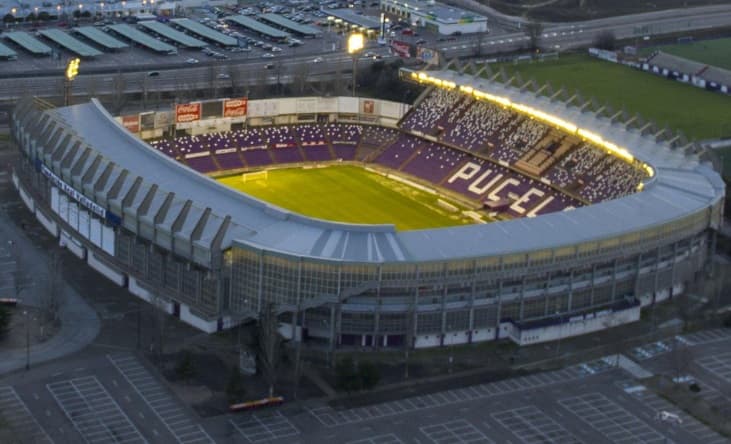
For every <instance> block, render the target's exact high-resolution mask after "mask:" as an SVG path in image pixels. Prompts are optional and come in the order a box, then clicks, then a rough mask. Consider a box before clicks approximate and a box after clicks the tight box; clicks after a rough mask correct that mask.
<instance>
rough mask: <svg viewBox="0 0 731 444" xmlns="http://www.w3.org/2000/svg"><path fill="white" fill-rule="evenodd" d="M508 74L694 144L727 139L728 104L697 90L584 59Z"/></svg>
mask: <svg viewBox="0 0 731 444" xmlns="http://www.w3.org/2000/svg"><path fill="white" fill-rule="evenodd" d="M503 66H505V69H506V70H507V71H508V72H510V73H512V72H515V71H518V72H520V75H521V76H522V78H523V79H524V80H528V79H531V78H532V79H535V80H536V81H537V82H538V83H539V84H542V83H544V82H550V83H551V85H553V87H554V88H556V89H558V87H560V86H564V87H566V88H567V89H568V90H569V91H571V92H573V91H574V90H577V89H578V90H579V91H580V92H581V95H582V96H583V97H584V98H585V99H589V98H590V97H595V98H596V99H597V100H598V101H599V102H600V103H609V104H610V105H611V106H612V107H613V108H614V109H616V110H619V109H622V107H623V106H624V107H625V108H626V109H627V111H628V112H630V113H631V114H633V113H635V112H639V113H640V114H641V115H642V116H643V117H644V118H646V119H653V120H655V121H656V122H658V124H659V125H661V126H664V125H665V124H669V125H670V127H671V128H673V129H679V130H681V131H683V132H684V133H685V134H686V135H688V136H689V137H691V138H695V139H710V138H718V137H720V136H731V112H730V110H731V98H730V97H727V96H723V95H721V94H717V93H712V92H708V91H704V90H701V89H698V88H696V87H693V86H689V85H684V84H681V83H678V82H675V81H671V80H667V79H663V78H661V77H658V76H655V75H654V74H650V73H646V72H641V71H637V70H634V69H632V68H629V67H625V66H622V65H617V64H613V63H610V62H604V61H600V60H596V59H593V58H590V57H589V56H583V55H572V56H562V57H561V59H560V60H556V61H546V62H542V63H540V62H536V63H532V64H528V63H522V64H517V65H514V64H505V65H503Z"/></svg>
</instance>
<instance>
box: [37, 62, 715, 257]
mask: <svg viewBox="0 0 731 444" xmlns="http://www.w3.org/2000/svg"><path fill="white" fill-rule="evenodd" d="M432 75H433V76H435V77H439V78H442V79H444V80H449V81H452V82H455V83H456V84H457V85H471V86H473V87H475V88H477V89H480V90H481V91H489V92H490V93H492V94H495V95H500V96H504V97H509V98H510V100H512V101H513V102H515V103H523V104H525V105H528V106H532V107H534V108H537V109H540V110H543V111H544V112H547V113H550V114H553V115H555V116H558V117H561V118H563V119H564V120H567V121H570V122H573V123H575V124H577V125H579V126H580V127H581V128H584V129H587V130H590V131H592V132H594V133H597V134H600V135H601V136H602V137H603V138H604V139H605V140H608V141H610V142H613V143H616V144H617V145H619V146H624V147H629V149H630V151H631V152H632V153H633V154H634V155H635V157H637V158H638V159H641V160H643V161H644V162H646V163H648V164H650V165H652V166H653V168H654V170H655V176H654V177H653V178H652V179H651V180H650V181H649V182H648V183H647V184H646V185H645V187H644V190H643V191H642V192H639V193H635V194H632V195H629V196H626V197H623V198H620V199H615V200H611V201H606V202H602V203H598V204H594V205H591V206H587V207H581V208H577V209H574V210H571V211H564V212H559V213H551V214H547V215H542V216H539V217H536V218H522V219H514V220H509V221H503V222H495V223H491V224H483V225H470V226H461V227H449V228H441V229H429V230H415V231H401V232H397V231H395V229H394V227H393V226H392V225H379V226H373V225H353V224H344V223H336V222H329V221H322V220H317V219H313V218H308V217H305V216H301V215H298V214H296V213H293V212H291V211H287V210H284V209H281V208H278V207H275V206H273V205H271V204H268V203H265V202H263V201H260V200H258V199H256V198H254V197H251V196H247V195H244V194H242V193H239V192H238V191H235V190H233V189H230V188H228V187H225V186H223V185H221V184H219V183H218V182H216V181H214V180H212V179H210V178H208V177H206V176H204V175H201V174H198V173H196V172H195V171H193V170H191V169H189V168H188V167H186V166H184V165H182V164H179V163H177V162H176V161H174V160H172V159H170V158H168V157H166V156H165V155H164V154H162V153H159V152H158V151H156V150H154V149H152V148H150V147H149V146H148V145H147V144H146V143H144V142H143V141H141V140H140V139H137V138H136V137H135V136H134V135H132V134H130V133H129V132H127V131H126V130H125V129H124V128H123V127H122V126H121V125H120V124H119V123H117V122H116V121H115V120H114V119H113V118H112V116H111V115H109V114H108V112H107V111H106V110H105V109H103V108H102V106H101V105H100V104H99V103H98V102H97V101H95V100H94V101H92V102H89V103H85V104H80V105H74V106H71V107H66V108H59V109H54V110H49V111H45V112H46V113H51V114H52V115H53V116H55V118H56V119H60V120H62V121H63V122H65V124H66V125H68V127H70V128H73V131H74V132H75V133H74V136H73V137H77V138H78V139H79V140H80V142H81V143H83V144H86V145H88V146H89V147H91V148H92V149H93V150H94V151H95V152H96V153H98V154H100V155H101V156H102V158H103V159H104V160H105V161H107V162H109V163H110V164H112V165H113V168H112V171H113V173H112V177H110V180H108V181H107V184H106V188H105V189H104V190H101V192H104V193H107V192H108V191H109V189H110V187H112V185H111V184H115V182H118V183H116V184H115V185H116V186H118V187H120V188H119V189H120V190H121V192H119V193H117V196H119V197H118V198H117V199H116V200H117V203H114V202H112V201H111V200H110V204H113V205H118V202H119V201H120V200H121V199H123V197H124V196H125V194H126V191H127V190H129V189H131V188H132V187H133V186H134V184H135V182H136V181H140V183H139V184H138V185H139V190H145V192H144V193H142V195H146V194H147V192H148V191H149V192H153V193H155V195H154V196H153V199H152V205H151V206H153V205H162V204H163V202H164V201H165V199H166V198H167V197H169V196H173V197H172V198H171V203H170V209H169V210H168V211H167V212H166V213H165V217H164V218H163V219H161V220H160V221H158V222H159V225H158V226H157V229H159V230H168V231H170V232H171V233H172V232H173V231H175V230H173V226H174V224H175V223H176V221H177V222H179V221H180V217H179V215H183V216H184V217H183V221H184V223H183V224H182V225H179V226H178V227H177V228H178V230H179V232H178V233H177V234H174V236H175V237H177V236H192V233H197V237H196V238H195V241H194V242H195V244H196V245H199V246H201V247H204V248H212V247H213V246H214V243H213V242H214V239H215V238H216V234H217V233H218V232H219V230H224V231H223V234H222V236H221V237H220V239H221V242H220V245H218V246H216V248H220V249H227V248H229V247H231V246H232V245H234V244H237V245H245V246H248V247H251V248H256V249H263V250H267V251H271V252H275V253H281V254H286V255H291V256H302V257H307V258H311V259H321V260H328V261H344V262H368V263H382V262H417V261H418V262H422V261H443V260H458V259H472V258H479V257H489V256H496V255H504V254H511V253H524V252H529V251H535V250H542V249H550V248H560V247H563V246H573V245H576V244H578V243H582V242H591V241H600V240H603V239H607V238H613V237H616V236H618V235H623V234H629V233H632V232H637V231H640V230H643V229H649V228H653V227H655V226H658V225H662V224H664V223H669V222H673V221H676V220H680V219H683V218H685V217H688V216H691V215H693V214H697V213H699V212H702V211H704V210H705V209H707V208H708V207H709V206H710V205H713V204H715V203H716V202H718V200H719V199H721V198H722V196H723V194H724V184H723V181H722V180H721V179H720V177H719V176H718V174H717V173H716V172H714V171H713V170H712V169H711V168H710V167H709V166H707V165H705V164H700V163H699V162H698V160H697V159H695V158H691V157H687V156H685V155H683V154H682V153H681V152H680V151H672V150H670V149H669V148H668V147H666V146H663V145H662V144H660V143H657V142H656V141H655V140H654V139H652V138H649V137H645V136H642V135H641V134H639V133H638V132H636V131H634V130H628V129H626V128H625V127H624V126H621V125H619V124H616V123H610V122H609V121H607V120H606V119H603V118H597V117H596V116H595V115H593V114H591V113H587V112H582V111H580V110H578V109H577V108H573V107H567V106H566V105H565V104H563V103H559V102H550V101H549V100H548V99H547V98H543V97H536V96H534V95H533V94H532V93H529V92H521V91H517V90H515V89H512V88H509V87H506V86H503V85H497V84H493V83H489V82H488V81H487V80H474V79H473V78H472V77H468V76H463V75H460V74H458V73H455V72H438V73H433V74H432ZM124 171H127V172H128V173H124ZM139 190H138V193H137V197H138V198H139V196H140V191H139ZM138 202H139V199H134V200H133V201H132V202H127V206H128V210H125V211H129V212H130V213H131V214H135V212H136V211H137V209H135V206H136V205H138ZM186 205H187V207H188V210H186ZM150 210H151V208H148V210H147V213H146V214H148V215H149V214H150ZM186 211H187V213H186ZM152 214H155V213H154V212H153V213H152ZM148 217H149V216H148ZM227 220H230V224H228V225H227V224H226V223H225V222H226V221H227ZM201 223H202V224H203V225H202V226H201V225H200V224H201ZM196 227H197V228H198V229H197V230H196ZM173 245H175V244H174V243H173Z"/></svg>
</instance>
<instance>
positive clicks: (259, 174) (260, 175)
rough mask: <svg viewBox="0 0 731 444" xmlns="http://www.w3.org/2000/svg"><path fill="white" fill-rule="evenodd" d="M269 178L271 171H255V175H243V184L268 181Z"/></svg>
mask: <svg viewBox="0 0 731 444" xmlns="http://www.w3.org/2000/svg"><path fill="white" fill-rule="evenodd" d="M268 178H269V171H267V170H264V171H254V172H253V173H243V174H242V175H241V181H242V182H254V181H257V180H267V179H268Z"/></svg>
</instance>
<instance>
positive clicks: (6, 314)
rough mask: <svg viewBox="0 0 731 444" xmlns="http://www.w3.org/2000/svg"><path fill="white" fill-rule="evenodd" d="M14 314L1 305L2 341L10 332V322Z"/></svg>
mask: <svg viewBox="0 0 731 444" xmlns="http://www.w3.org/2000/svg"><path fill="white" fill-rule="evenodd" d="M12 318H13V313H12V312H11V311H10V310H9V309H8V307H6V306H4V305H0V339H3V338H4V337H5V335H6V334H8V331H9V330H10V321H11V320H12Z"/></svg>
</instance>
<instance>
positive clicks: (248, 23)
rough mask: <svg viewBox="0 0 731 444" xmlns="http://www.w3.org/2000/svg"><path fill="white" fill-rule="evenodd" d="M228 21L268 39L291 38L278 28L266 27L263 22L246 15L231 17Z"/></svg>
mask: <svg viewBox="0 0 731 444" xmlns="http://www.w3.org/2000/svg"><path fill="white" fill-rule="evenodd" d="M226 20H228V21H230V22H234V23H236V24H237V25H239V26H243V27H244V28H247V29H250V30H252V31H255V32H258V33H259V34H263V35H266V36H267V37H271V38H275V39H284V38H287V37H289V34H288V33H286V32H284V31H281V30H279V29H276V28H272V27H271V26H269V25H265V24H264V23H262V22H258V21H256V20H254V19H253V18H251V17H247V16H245V15H230V16H228V17H226Z"/></svg>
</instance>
